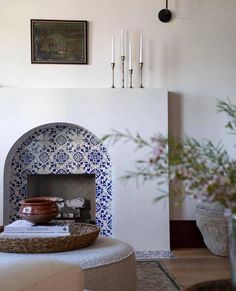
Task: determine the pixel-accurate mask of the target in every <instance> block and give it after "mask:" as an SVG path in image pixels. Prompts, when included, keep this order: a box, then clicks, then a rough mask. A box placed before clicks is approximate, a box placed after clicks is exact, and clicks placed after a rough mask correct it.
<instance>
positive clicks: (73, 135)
mask: <svg viewBox="0 0 236 291" xmlns="http://www.w3.org/2000/svg"><path fill="white" fill-rule="evenodd" d="M42 195H43V196H53V197H55V196H56V197H61V198H63V200H64V205H62V207H64V208H65V206H67V210H68V208H71V209H73V207H74V209H76V210H75V211H74V213H73V211H72V213H69V214H70V216H69V214H66V213H64V214H63V215H64V216H65V217H68V218H72V219H78V220H79V221H82V220H83V219H84V220H85V221H86V222H90V221H91V222H93V221H95V222H96V223H97V224H98V225H99V227H100V228H101V234H102V235H106V236H110V235H112V205H111V204H112V173H111V159H110V157H109V155H108V152H107V149H106V147H105V146H104V145H103V143H102V142H101V141H100V140H99V139H98V138H97V137H96V136H95V135H94V134H93V133H91V132H90V131H88V130H87V129H85V128H83V127H80V126H78V125H74V124H70V123H50V124H45V125H41V126H39V127H36V128H34V129H31V130H30V131H28V132H27V133H25V134H24V135H23V136H21V137H20V138H19V139H18V140H17V141H16V142H15V144H14V145H13V146H12V148H11V149H10V151H9V153H8V156H7V158H6V162H5V169H4V224H7V223H9V222H12V221H14V220H16V219H18V218H19V216H18V211H19V201H20V200H22V199H24V198H26V197H32V196H42ZM65 201H66V204H65ZM71 206H73V207H71ZM79 206H80V207H79ZM85 206H87V209H85V208H86V207H85ZM67 210H65V212H67ZM86 212H87V214H86ZM86 215H87V216H86ZM83 216H84V217H83Z"/></svg>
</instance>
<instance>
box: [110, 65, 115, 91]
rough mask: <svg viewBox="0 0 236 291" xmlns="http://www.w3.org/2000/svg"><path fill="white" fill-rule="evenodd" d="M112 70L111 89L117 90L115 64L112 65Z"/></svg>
mask: <svg viewBox="0 0 236 291" xmlns="http://www.w3.org/2000/svg"><path fill="white" fill-rule="evenodd" d="M111 70H112V86H111V88H115V63H111Z"/></svg>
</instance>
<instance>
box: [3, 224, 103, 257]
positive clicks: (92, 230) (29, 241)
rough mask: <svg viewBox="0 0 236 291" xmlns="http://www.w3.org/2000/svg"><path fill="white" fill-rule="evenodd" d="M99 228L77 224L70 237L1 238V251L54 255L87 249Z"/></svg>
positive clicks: (96, 235) (97, 233)
mask: <svg viewBox="0 0 236 291" xmlns="http://www.w3.org/2000/svg"><path fill="white" fill-rule="evenodd" d="M99 231H100V230H99V227H98V226H96V225H93V224H87V223H79V224H76V230H75V231H74V232H73V234H71V235H69V236H62V237H33V238H19V237H17V238H9V237H3V236H2V237H0V251H1V252H7V253H54V252H63V251H70V250H74V249H80V248H85V247H87V246H89V245H91V244H92V243H93V242H94V241H95V240H96V238H97V237H98V235H99Z"/></svg>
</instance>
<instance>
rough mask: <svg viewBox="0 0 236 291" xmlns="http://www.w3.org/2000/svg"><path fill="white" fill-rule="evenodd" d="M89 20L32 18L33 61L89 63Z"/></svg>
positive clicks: (39, 62)
mask: <svg viewBox="0 0 236 291" xmlns="http://www.w3.org/2000/svg"><path fill="white" fill-rule="evenodd" d="M87 26H88V25H87V21H80V20H42V19H31V63H35V64H88V40H87V33H88V32H87Z"/></svg>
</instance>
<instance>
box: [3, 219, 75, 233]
mask: <svg viewBox="0 0 236 291" xmlns="http://www.w3.org/2000/svg"><path fill="white" fill-rule="evenodd" d="M74 228H75V222H74V221H73V220H51V221H49V222H48V223H47V224H44V225H42V224H40V225H37V224H33V223H31V222H29V221H26V220H16V221H14V222H12V223H10V224H8V225H6V226H5V227H4V232H5V233H29V232H30V233H54V232H57V233H68V234H69V233H70V232H71V231H73V230H74Z"/></svg>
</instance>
